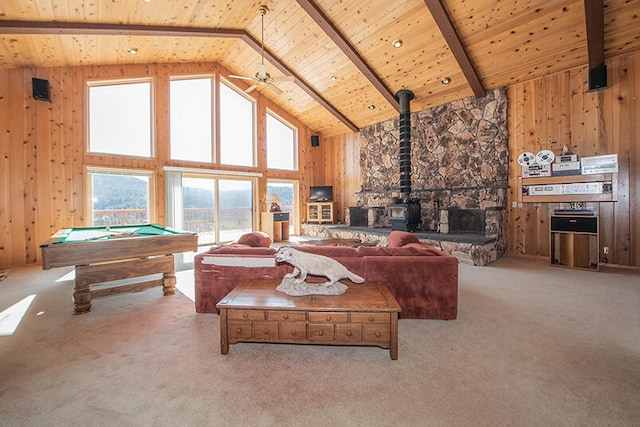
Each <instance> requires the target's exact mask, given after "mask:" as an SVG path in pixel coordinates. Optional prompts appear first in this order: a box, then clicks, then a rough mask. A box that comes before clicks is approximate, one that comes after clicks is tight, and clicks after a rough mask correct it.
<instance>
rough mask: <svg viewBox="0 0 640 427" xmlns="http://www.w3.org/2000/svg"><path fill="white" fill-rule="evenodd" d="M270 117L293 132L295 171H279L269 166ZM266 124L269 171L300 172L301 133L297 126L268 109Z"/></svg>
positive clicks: (265, 141)
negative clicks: (299, 136) (268, 124)
mask: <svg viewBox="0 0 640 427" xmlns="http://www.w3.org/2000/svg"><path fill="white" fill-rule="evenodd" d="M268 116H271V117H273V118H274V119H276V120H278V121H279V122H280V123H282V124H283V125H285V126H286V127H288V128H289V129H291V130H292V131H293V141H292V143H293V147H291V149H292V151H293V153H292V154H293V169H279V168H270V167H269V166H268V165H269V132H268V126H267V123H268ZM264 122H265V129H264V135H265V136H264V145H265V147H264V150H265V153H266V163H267V166H266V167H267V169H270V170H278V171H288V172H298V171H299V169H300V164H299V159H298V157H299V156H298V151H299V148H298V140H299V138H298V135H299V131H298V128H297V127H296V126H294V125H293V124H291V123H290V122H289V121H288V120H285V119H284V118H282V116H281V115H279V114H277V113H275V112H274V111H273V110H271V109H269V108H267V110H266V112H265V118H264Z"/></svg>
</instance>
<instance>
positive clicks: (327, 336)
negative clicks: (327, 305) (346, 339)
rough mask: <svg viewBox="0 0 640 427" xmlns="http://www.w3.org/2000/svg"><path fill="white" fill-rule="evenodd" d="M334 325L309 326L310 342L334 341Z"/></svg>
mask: <svg viewBox="0 0 640 427" xmlns="http://www.w3.org/2000/svg"><path fill="white" fill-rule="evenodd" d="M334 329H335V325H333V324H322V325H318V324H312V323H310V324H309V340H310V341H333V340H335V331H334Z"/></svg>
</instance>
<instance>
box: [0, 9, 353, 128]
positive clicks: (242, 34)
mask: <svg viewBox="0 0 640 427" xmlns="http://www.w3.org/2000/svg"><path fill="white" fill-rule="evenodd" d="M0 34H68V35H74V34H78V35H105V36H164V37H212V38H237V39H240V40H242V41H244V42H245V43H246V44H247V45H249V47H251V48H252V49H254V50H255V51H256V52H258V53H261V45H260V42H259V41H257V40H256V39H255V38H253V36H251V34H249V33H247V32H246V31H244V30H238V29H233V28H230V29H225V28H202V27H171V26H155V25H123V24H98V23H86V22H38V21H0ZM264 54H265V57H266V58H267V59H268V60H269V61H270V62H272V63H273V64H274V65H275V66H276V68H277V69H278V70H280V71H281V72H283V73H284V74H287V75H291V76H293V77H295V83H296V84H297V85H298V86H299V87H300V88H301V89H302V90H304V91H305V92H306V93H307V94H308V95H309V96H311V97H312V98H313V99H314V100H315V101H316V102H318V103H319V104H320V105H322V106H323V107H324V108H326V109H327V110H328V111H329V112H330V113H331V114H333V115H334V116H335V117H336V118H337V119H338V120H340V121H341V122H342V123H343V124H344V125H345V126H347V127H348V128H349V129H350V130H351V131H352V132H359V130H360V129H359V128H358V127H357V126H356V125H355V124H353V123H352V122H351V121H350V120H349V119H348V118H347V117H346V116H345V115H344V114H342V113H341V112H340V111H339V110H338V109H337V108H335V107H334V106H333V105H331V103H329V102H328V101H327V100H326V99H324V98H323V97H322V96H321V95H320V94H319V93H318V92H316V91H315V90H314V89H313V88H312V87H311V86H310V85H309V84H308V83H307V82H305V81H304V80H303V79H302V78H301V77H300V76H299V75H297V74H296V73H295V72H294V71H293V70H291V69H290V68H289V67H287V66H286V65H285V64H284V63H282V61H280V60H279V59H278V58H277V57H276V56H275V55H274V54H273V53H271V52H269V51H268V50H267V49H265V50H264Z"/></svg>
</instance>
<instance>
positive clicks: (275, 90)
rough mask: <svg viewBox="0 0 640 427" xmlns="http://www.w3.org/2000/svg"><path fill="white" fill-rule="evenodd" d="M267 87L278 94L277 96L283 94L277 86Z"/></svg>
mask: <svg viewBox="0 0 640 427" xmlns="http://www.w3.org/2000/svg"><path fill="white" fill-rule="evenodd" d="M267 87H268V88H269V89H271V90H272V91H274V92H275V93H276V95H280V94H281V93H282V91H281V90H280V88H279V87H277V86H275V85H273V84H271V83H267Z"/></svg>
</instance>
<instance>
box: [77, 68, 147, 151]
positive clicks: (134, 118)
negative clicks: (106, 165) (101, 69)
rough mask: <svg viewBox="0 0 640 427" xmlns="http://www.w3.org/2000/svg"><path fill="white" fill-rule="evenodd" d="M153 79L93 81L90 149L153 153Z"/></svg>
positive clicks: (90, 106)
mask: <svg viewBox="0 0 640 427" xmlns="http://www.w3.org/2000/svg"><path fill="white" fill-rule="evenodd" d="M151 101H152V96H151V81H136V82H116V83H113V82H109V83H98V82H94V83H90V84H89V151H90V152H92V153H102V154H115V155H123V156H137V157H151V155H152V150H151V147H152V131H151V129H152V123H153V117H152V111H153V110H152V107H151Z"/></svg>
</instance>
